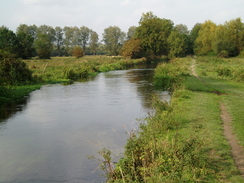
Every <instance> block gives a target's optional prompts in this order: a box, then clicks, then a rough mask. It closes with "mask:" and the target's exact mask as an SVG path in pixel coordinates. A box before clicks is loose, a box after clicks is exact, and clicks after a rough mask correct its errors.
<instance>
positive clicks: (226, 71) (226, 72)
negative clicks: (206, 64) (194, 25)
mask: <svg viewBox="0 0 244 183" xmlns="http://www.w3.org/2000/svg"><path fill="white" fill-rule="evenodd" d="M217 74H218V76H225V77H229V76H232V73H231V70H230V69H228V68H218V69H217Z"/></svg>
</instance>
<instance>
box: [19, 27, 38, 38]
mask: <svg viewBox="0 0 244 183" xmlns="http://www.w3.org/2000/svg"><path fill="white" fill-rule="evenodd" d="M37 29H38V28H37V26H36V25H29V26H28V25H26V24H20V25H19V27H17V30H16V34H18V33H20V32H24V33H26V34H27V35H30V36H32V37H33V39H34V40H35V39H36V36H37Z"/></svg>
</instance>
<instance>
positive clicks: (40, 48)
mask: <svg viewBox="0 0 244 183" xmlns="http://www.w3.org/2000/svg"><path fill="white" fill-rule="evenodd" d="M34 46H35V48H36V51H37V53H38V56H39V58H40V59H50V56H51V52H52V49H53V45H52V43H51V41H50V39H49V36H48V35H47V34H39V35H38V36H37V39H36V40H35V42H34Z"/></svg>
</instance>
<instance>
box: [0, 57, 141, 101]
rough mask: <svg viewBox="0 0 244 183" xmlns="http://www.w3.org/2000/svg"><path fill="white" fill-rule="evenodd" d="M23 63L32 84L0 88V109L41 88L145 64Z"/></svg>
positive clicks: (116, 60)
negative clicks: (30, 74)
mask: <svg viewBox="0 0 244 183" xmlns="http://www.w3.org/2000/svg"><path fill="white" fill-rule="evenodd" d="M24 62H25V63H26V64H27V66H28V68H29V69H30V70H31V71H32V76H33V78H34V80H33V81H32V82H31V83H29V84H28V85H24V86H4V87H3V86H0V93H1V94H0V105H5V104H8V103H11V102H19V101H21V100H23V98H24V96H26V95H28V94H29V93H30V92H31V91H33V90H36V89H39V88H40V87H41V86H42V85H45V84H52V83H58V82H64V81H69V80H76V79H82V78H87V77H93V76H95V75H97V74H98V73H99V72H107V71H110V70H119V69H125V68H128V67H131V66H134V65H139V64H145V63H146V59H145V58H142V59H135V60H124V59H123V58H122V57H107V56H85V57H82V58H79V59H77V58H74V57H52V58H51V59H48V60H43V59H37V58H33V59H28V60H24Z"/></svg>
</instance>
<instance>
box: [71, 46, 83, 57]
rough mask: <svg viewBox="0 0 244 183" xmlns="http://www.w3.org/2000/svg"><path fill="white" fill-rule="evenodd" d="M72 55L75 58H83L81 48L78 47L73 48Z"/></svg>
mask: <svg viewBox="0 0 244 183" xmlns="http://www.w3.org/2000/svg"><path fill="white" fill-rule="evenodd" d="M72 55H73V56H74V57H75V58H81V57H83V56H84V52H83V50H82V48H81V47H79V46H75V47H74V48H73V51H72Z"/></svg>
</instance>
